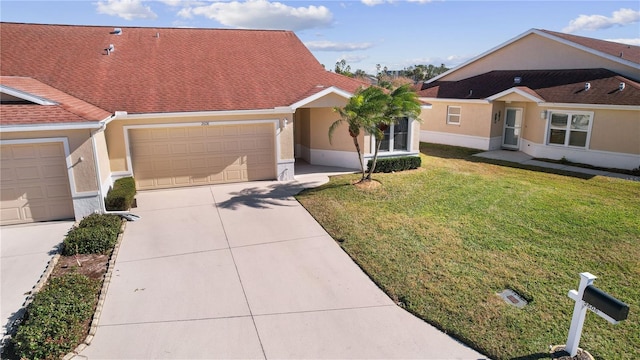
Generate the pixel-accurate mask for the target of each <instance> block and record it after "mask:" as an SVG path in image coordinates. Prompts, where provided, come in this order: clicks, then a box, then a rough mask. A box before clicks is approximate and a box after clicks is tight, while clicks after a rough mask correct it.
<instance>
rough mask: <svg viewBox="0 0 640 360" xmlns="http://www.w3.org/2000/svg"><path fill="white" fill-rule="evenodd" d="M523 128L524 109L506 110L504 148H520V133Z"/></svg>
mask: <svg viewBox="0 0 640 360" xmlns="http://www.w3.org/2000/svg"><path fill="white" fill-rule="evenodd" d="M521 128H522V109H520V108H507V109H506V110H505V119H504V131H503V134H504V135H503V138H502V146H503V147H505V148H507V149H514V150H518V149H519V148H520V133H521Z"/></svg>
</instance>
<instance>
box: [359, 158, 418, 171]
mask: <svg viewBox="0 0 640 360" xmlns="http://www.w3.org/2000/svg"><path fill="white" fill-rule="evenodd" d="M372 163H373V160H369V162H368V163H367V171H369V169H371V164H372ZM420 165H422V160H421V159H420V157H419V156H403V157H392V158H382V159H378V161H377V162H376V168H375V169H374V171H373V172H377V173H378V172H385V173H390V172H394V171H404V170H411V169H417V168H419V167H420Z"/></svg>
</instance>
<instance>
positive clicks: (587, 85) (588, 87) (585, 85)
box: [584, 83, 591, 91]
mask: <svg viewBox="0 0 640 360" xmlns="http://www.w3.org/2000/svg"><path fill="white" fill-rule="evenodd" d="M589 89H591V83H585V84H584V91H589Z"/></svg>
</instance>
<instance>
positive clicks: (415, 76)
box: [334, 59, 449, 82]
mask: <svg viewBox="0 0 640 360" xmlns="http://www.w3.org/2000/svg"><path fill="white" fill-rule="evenodd" d="M448 70H449V68H448V67H446V66H445V65H444V64H440V66H436V65H433V64H429V65H414V66H409V67H406V68H404V69H402V70H389V69H388V68H387V67H386V66H384V67H382V66H381V65H380V64H377V65H376V71H377V74H376V75H375V77H376V78H377V79H378V81H381V82H389V81H391V79H396V78H406V79H407V80H412V81H413V82H419V81H426V80H429V79H432V78H434V77H436V76H438V75H440V74H442V73H444V72H446V71H448ZM334 72H335V73H336V74H342V75H345V76H348V77H352V78H362V79H364V78H367V77H368V76H369V75H368V74H367V73H366V72H365V71H364V70H360V69H357V70H355V71H351V65H349V64H347V61H346V60H344V59H342V60H340V61H338V62H336V65H335V68H334Z"/></svg>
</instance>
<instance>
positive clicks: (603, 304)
mask: <svg viewBox="0 0 640 360" xmlns="http://www.w3.org/2000/svg"><path fill="white" fill-rule="evenodd" d="M596 278H597V277H596V276H595V275H593V274H591V273H588V272H583V273H580V285H579V286H578V290H571V291H569V294H568V296H569V297H570V298H571V299H573V300H574V301H575V302H576V304H575V306H574V307H573V318H572V319H571V327H570V328H569V337H568V338H567V346H566V351H567V352H568V353H569V355H571V356H572V357H573V356H576V354H577V353H578V344H579V343H580V336H581V335H582V326H583V325H584V319H585V317H586V315H587V309H589V310H591V311H593V312H594V313H596V314H597V315H598V316H600V317H602V318H604V319H606V320H607V321H608V322H610V323H612V324H617V323H618V322H619V321H622V320H625V319H626V318H627V316H628V315H629V305H627V304H625V303H623V302H622V301H620V300H618V299H616V298H614V297H613V296H611V295H609V294H607V293H605V292H604V291H602V290H600V289H598V288H596V287H594V286H593V281H594V280H595V279H596Z"/></svg>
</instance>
